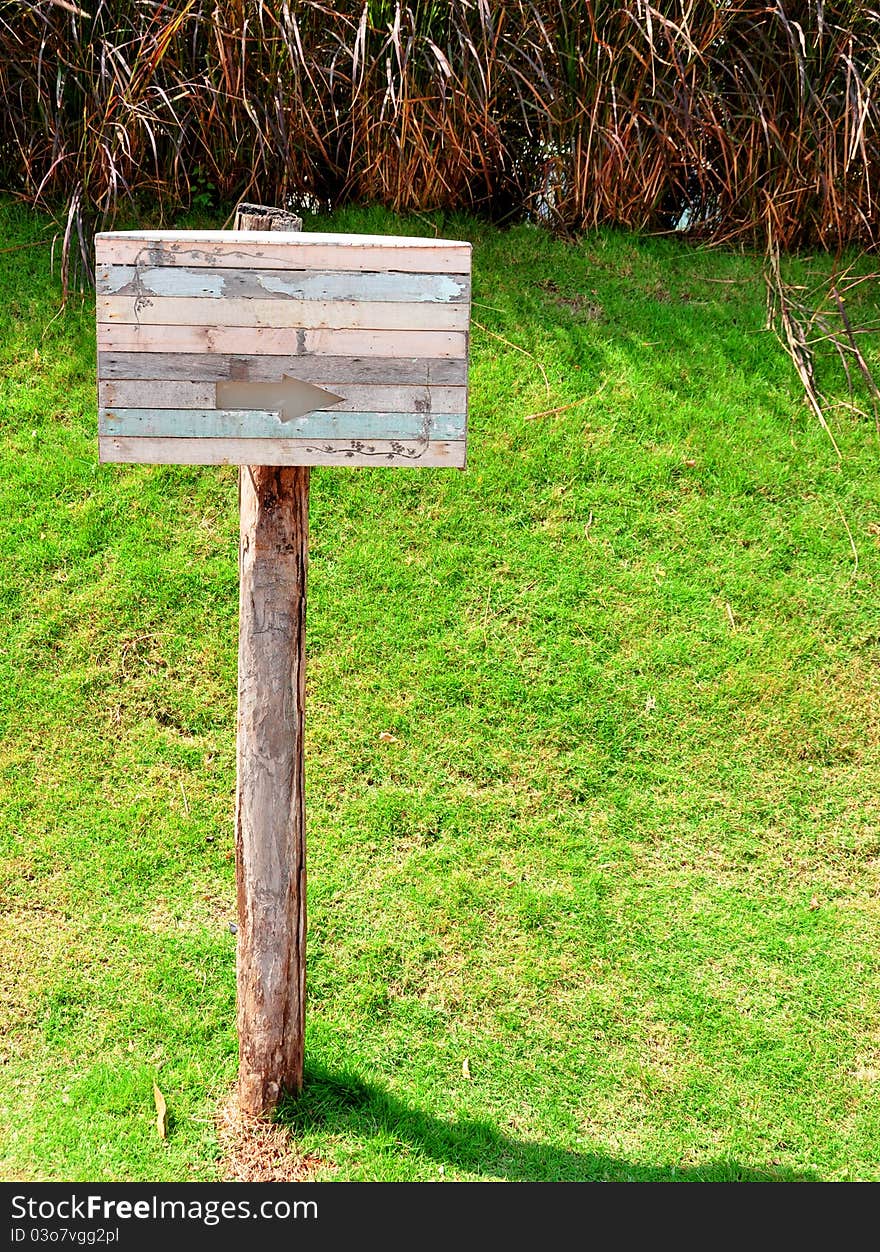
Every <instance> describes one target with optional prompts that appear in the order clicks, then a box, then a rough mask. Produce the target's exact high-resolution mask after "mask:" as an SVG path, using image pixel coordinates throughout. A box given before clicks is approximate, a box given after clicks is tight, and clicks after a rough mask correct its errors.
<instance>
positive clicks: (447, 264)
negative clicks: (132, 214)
mask: <svg viewBox="0 0 880 1252" xmlns="http://www.w3.org/2000/svg"><path fill="white" fill-rule="evenodd" d="M470 269H471V248H470V245H469V244H466V243H461V242H458V241H454V240H437V239H419V238H413V239H411V238H395V237H391V236H384V235H381V236H380V235H377V236H364V235H328V234H302V233H298V232H283V231H278V232H272V231H267V232H261V231H239V232H235V231H131V232H109V233H102V234H99V235H98V236H97V237H96V274H97V286H98V297H97V320H98V325H97V338H98V392H99V402H100V411H99V449H100V455H101V459H102V460H104V461H123V462H140V463H150V462H156V463H161V464H193V465H198V464H223V463H230V464H241V465H401V466H406V465H410V466H416V465H437V466H439V465H451V466H463V465H464V461H465V444H466V433H467V349H468V328H469V322H470V291H471V281H470Z"/></svg>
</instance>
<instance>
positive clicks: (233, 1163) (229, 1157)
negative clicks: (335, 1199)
mask: <svg viewBox="0 0 880 1252" xmlns="http://www.w3.org/2000/svg"><path fill="white" fill-rule="evenodd" d="M217 1139H218V1142H219V1144H220V1153H221V1157H220V1177H221V1179H222V1181H223V1182H312V1181H314V1179H315V1177H316V1176H317V1175H318V1173H326V1171H327V1170H332V1169H333V1168H334V1167H333V1166H332V1165H331V1164H330V1163H329V1162H328V1161H324V1160H322V1159H321V1158H320V1157H319V1156H310V1155H308V1154H303V1153H301V1152H297V1150H296V1145H295V1144H294V1142H293V1140H292V1139H291V1137H290V1131H289V1130H288V1129H287V1127H286V1126H279V1125H278V1124H277V1123H275V1122H271V1121H266V1120H263V1119H262V1118H257V1117H247V1116H244V1115H242V1113H241V1112H240V1111H239V1108H238V1101H237V1099H236V1098H235V1096H234V1095H233V1096H231V1097H230V1098H229V1099H228V1100H227V1101H226V1103H225V1104H224V1105H223V1107H222V1108H221V1109H220V1112H219V1113H218V1115H217Z"/></svg>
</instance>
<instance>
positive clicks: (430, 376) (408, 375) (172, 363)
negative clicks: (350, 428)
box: [98, 350, 468, 408]
mask: <svg viewBox="0 0 880 1252" xmlns="http://www.w3.org/2000/svg"><path fill="white" fill-rule="evenodd" d="M467 371H468V366H467V361H466V360H465V359H464V358H463V357H397V358H394V359H390V358H388V357H385V358H381V357H380V358H378V359H376V358H372V357H369V356H352V357H335V356H334V357H326V358H325V357H310V356H291V355H279V356H275V355H272V356H264V355H261V354H248V353H241V354H239V353H238V352H236V353H229V354H228V355H224V354H221V353H214V352H181V353H176V352H171V353H166V352H139V351H137V350H135V351H130V352H123V351H114V350H102V351H101V352H100V353H99V355H98V373H99V375H100V377H101V378H102V379H107V380H114V381H115V380H117V379H119V380H121V379H144V380H147V381H150V380H155V381H160V380H161V381H172V382H173V381H180V382H195V383H199V382H222V381H223V380H224V379H227V378H238V379H241V380H242V381H249V382H255V383H257V382H275V381H276V380H277V379H278V378H280V377H281V376H282V374H285V373H287V374H290V375H292V376H293V377H295V378H301V379H302V380H303V382H308V383H314V384H315V385H316V386H319V387H328V388H329V389H330V390H331V391H332V390H333V388H334V386H335V387H340V386H342V385H343V384H344V383H363V384H365V385H370V386H393V385H398V384H412V385H414V386H420V387H422V386H433V385H434V384H437V385H440V386H464V385H465V384H466V383H467ZM153 407H156V408H158V407H159V406H158V405H154V406H153Z"/></svg>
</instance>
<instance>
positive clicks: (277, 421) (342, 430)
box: [98, 408, 465, 441]
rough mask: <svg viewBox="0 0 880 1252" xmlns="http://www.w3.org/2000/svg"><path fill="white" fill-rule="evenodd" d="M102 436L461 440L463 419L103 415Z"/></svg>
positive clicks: (199, 412)
mask: <svg viewBox="0 0 880 1252" xmlns="http://www.w3.org/2000/svg"><path fill="white" fill-rule="evenodd" d="M98 430H99V432H100V434H102V435H127V436H132V437H145V436H157V437H159V438H166V439H198V438H202V439H307V440H312V441H321V440H325V439H385V440H389V439H418V440H428V441H430V440H446V439H464V437H465V416H464V413H459V414H452V413H415V412H413V413H399V412H398V413H339V412H337V411H336V409H332V410H323V411H322V410H318V411H315V412H312V413H307V414H304V415H303V416H302V417H297V418H294V419H293V420H292V421H283V420H282V418H281V417H280V416H279V414H278V413H277V412H273V411H271V410H269V411H267V410H262V409H213V408H212V409H101V410H100V411H99V414H98Z"/></svg>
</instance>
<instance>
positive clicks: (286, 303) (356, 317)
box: [97, 296, 470, 351]
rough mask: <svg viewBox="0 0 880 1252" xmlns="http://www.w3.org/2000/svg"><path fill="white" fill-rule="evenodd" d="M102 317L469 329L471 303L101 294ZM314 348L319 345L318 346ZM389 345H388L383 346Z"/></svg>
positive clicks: (146, 322)
mask: <svg viewBox="0 0 880 1252" xmlns="http://www.w3.org/2000/svg"><path fill="white" fill-rule="evenodd" d="M97 305H98V323H99V325H101V324H113V325H125V326H127V325H136V326H156V327H168V328H174V327H177V326H182V327H187V328H190V327H193V328H194V327H200V326H205V327H214V326H216V325H217V322H218V321H220V320H221V319H222V324H223V327H224V329H225V328H227V327H236V328H237V327H247V328H250V327H261V328H268V329H270V330H285V329H286V328H287V327H293V328H294V329H299V328H302V329H304V330H307V331H308V332H309V333H310V334H311V333H313V332H316V331H319V330H340V331H350V330H370V331H373V330H380V331H381V330H384V331H393V332H394V333H395V335H396V334H398V333H401V332H409V331H425V332H429V331H431V332H433V331H444V330H467V326H468V321H469V318H470V309H469V307H468V305H466V304H398V303H392V302H390V301H382V300H364V301H360V302H358V301H353V300H348V301H344V300H335V301H332V300H256V299H250V300H248V299H241V300H224V301H223V303H222V305H221V304H220V302H219V301H217V300H200V299H186V298H181V299H177V298H175V297H174V296H99V297H98V301H97ZM312 350H313V351H314V349H312ZM383 350H384V349H383Z"/></svg>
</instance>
